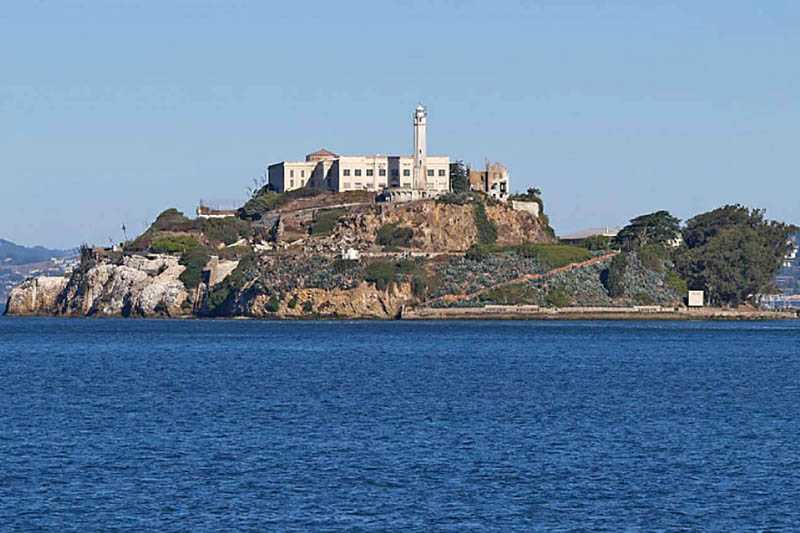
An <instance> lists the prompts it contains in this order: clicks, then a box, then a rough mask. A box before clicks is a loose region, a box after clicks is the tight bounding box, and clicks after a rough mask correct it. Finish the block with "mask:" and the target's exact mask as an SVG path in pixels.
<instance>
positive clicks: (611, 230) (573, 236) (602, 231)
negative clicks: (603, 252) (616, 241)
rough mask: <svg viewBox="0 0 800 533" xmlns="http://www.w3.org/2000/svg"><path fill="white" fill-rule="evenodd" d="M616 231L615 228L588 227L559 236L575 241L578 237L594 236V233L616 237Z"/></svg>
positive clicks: (617, 231)
mask: <svg viewBox="0 0 800 533" xmlns="http://www.w3.org/2000/svg"><path fill="white" fill-rule="evenodd" d="M617 233H619V230H618V229H616V228H608V227H606V228H590V229H585V230H581V231H576V232H575V233H571V234H569V235H562V236H561V238H562V239H565V240H568V241H577V240H580V239H588V238H589V237H594V236H595V235H601V236H603V237H616V236H617Z"/></svg>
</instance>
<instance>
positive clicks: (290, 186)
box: [289, 180, 294, 189]
mask: <svg viewBox="0 0 800 533" xmlns="http://www.w3.org/2000/svg"><path fill="white" fill-rule="evenodd" d="M289 188H290V189H294V180H289Z"/></svg>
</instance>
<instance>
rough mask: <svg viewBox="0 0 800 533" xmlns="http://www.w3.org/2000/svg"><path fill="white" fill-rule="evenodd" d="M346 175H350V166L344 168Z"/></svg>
mask: <svg viewBox="0 0 800 533" xmlns="http://www.w3.org/2000/svg"><path fill="white" fill-rule="evenodd" d="M344 175H345V176H349V175H350V169H349V168H346V169H344Z"/></svg>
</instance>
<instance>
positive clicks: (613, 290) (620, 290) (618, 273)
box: [606, 253, 628, 298]
mask: <svg viewBox="0 0 800 533" xmlns="http://www.w3.org/2000/svg"><path fill="white" fill-rule="evenodd" d="M627 265H628V257H627V255H626V254H624V253H621V254H619V255H616V256H614V259H612V260H611V264H610V265H609V267H608V276H607V277H606V289H608V294H609V296H611V297H612V298H618V297H620V296H622V295H623V294H624V293H625V284H624V278H625V268H626V267H627Z"/></svg>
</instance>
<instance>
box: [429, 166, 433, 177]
mask: <svg viewBox="0 0 800 533" xmlns="http://www.w3.org/2000/svg"><path fill="white" fill-rule="evenodd" d="M428 177H429V178H432V177H433V169H432V168H429V169H428Z"/></svg>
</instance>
